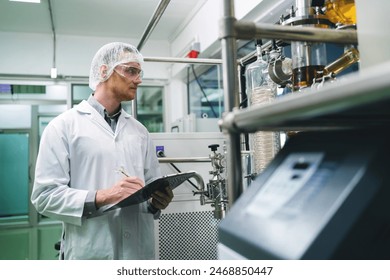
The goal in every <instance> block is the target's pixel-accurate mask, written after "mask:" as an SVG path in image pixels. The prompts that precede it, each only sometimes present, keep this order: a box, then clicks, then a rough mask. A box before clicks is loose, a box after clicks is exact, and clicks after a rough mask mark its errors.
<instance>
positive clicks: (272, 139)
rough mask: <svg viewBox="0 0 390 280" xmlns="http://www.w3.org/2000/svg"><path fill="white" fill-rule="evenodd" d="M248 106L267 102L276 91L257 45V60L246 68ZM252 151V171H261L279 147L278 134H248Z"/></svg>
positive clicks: (272, 97)
mask: <svg viewBox="0 0 390 280" xmlns="http://www.w3.org/2000/svg"><path fill="white" fill-rule="evenodd" d="M245 75H246V81H247V97H248V107H254V106H256V105H260V104H267V103H269V102H271V101H273V100H274V99H275V97H276V93H277V84H275V83H274V82H273V81H272V80H271V78H270V76H269V74H268V62H267V61H266V60H264V59H263V58H262V52H261V48H260V46H258V47H257V60H256V61H255V62H253V63H252V64H250V65H248V67H247V69H246V73H245ZM249 141H250V149H251V151H252V162H253V164H252V166H253V172H252V173H256V174H259V173H261V172H262V171H263V170H264V169H265V167H266V166H267V165H268V163H269V162H270V161H271V160H272V159H273V158H274V157H275V155H276V153H277V152H278V151H279V149H280V134H279V132H273V131H258V132H255V133H253V134H250V135H249Z"/></svg>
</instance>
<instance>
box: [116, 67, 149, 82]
mask: <svg viewBox="0 0 390 280" xmlns="http://www.w3.org/2000/svg"><path fill="white" fill-rule="evenodd" d="M117 67H119V69H120V71H117V70H116V69H115V72H117V73H118V74H119V75H121V76H123V77H126V78H132V79H136V78H138V77H139V78H140V79H142V78H143V76H144V71H142V70H141V69H138V68H136V67H132V66H128V65H124V64H119V65H118V66H117Z"/></svg>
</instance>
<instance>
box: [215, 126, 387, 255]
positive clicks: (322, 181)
mask: <svg viewBox="0 0 390 280" xmlns="http://www.w3.org/2000/svg"><path fill="white" fill-rule="evenodd" d="M389 140H390V136H388V135H386V134H384V133H383V132H381V131H380V130H344V131H321V132H300V133H298V134H297V135H295V136H293V137H291V138H289V139H288V141H287V143H286V145H285V146H284V147H283V149H282V150H281V151H280V152H279V153H278V155H277V156H276V157H275V159H274V160H273V161H272V162H271V164H270V165H269V166H268V167H267V168H266V169H265V171H264V172H263V173H262V174H260V175H259V176H257V177H256V178H255V180H254V181H253V183H252V184H251V186H250V187H249V188H248V189H247V191H246V192H244V193H243V195H242V196H241V197H240V198H239V199H238V200H237V202H236V203H235V204H234V205H233V207H232V208H231V210H230V211H229V213H228V215H227V216H226V218H225V219H224V220H223V221H222V222H221V223H220V226H219V242H220V243H219V257H220V258H221V259H389V258H390V238H389V236H390V204H389V201H390V188H389V185H390V175H389V164H388V158H389V155H390V147H389V145H388V143H389Z"/></svg>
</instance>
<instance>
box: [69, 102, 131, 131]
mask: <svg viewBox="0 0 390 280" xmlns="http://www.w3.org/2000/svg"><path fill="white" fill-rule="evenodd" d="M75 109H76V110H77V111H78V112H80V113H82V114H88V115H90V116H91V118H92V120H93V121H94V122H96V123H98V124H99V126H100V127H102V128H104V129H105V130H107V131H109V132H110V133H111V134H113V131H112V129H111V127H110V126H109V125H108V123H107V122H106V121H105V120H104V118H103V117H102V116H101V115H100V114H99V113H98V112H97V111H96V110H95V109H94V108H93V107H92V106H91V105H90V104H89V103H88V102H87V101H86V100H83V101H82V102H81V103H80V104H78V105H77V106H75ZM130 117H131V115H130V114H128V113H127V112H126V111H125V110H124V109H123V108H122V110H121V114H120V116H119V118H118V123H117V127H116V131H115V135H116V134H117V133H118V132H119V131H120V130H121V129H122V128H123V126H124V125H125V123H126V122H124V121H122V120H121V119H122V118H125V119H129V118H130Z"/></svg>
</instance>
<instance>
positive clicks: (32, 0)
mask: <svg viewBox="0 0 390 280" xmlns="http://www.w3.org/2000/svg"><path fill="white" fill-rule="evenodd" d="M9 1H11V2H26V3H41V0H9Z"/></svg>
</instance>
